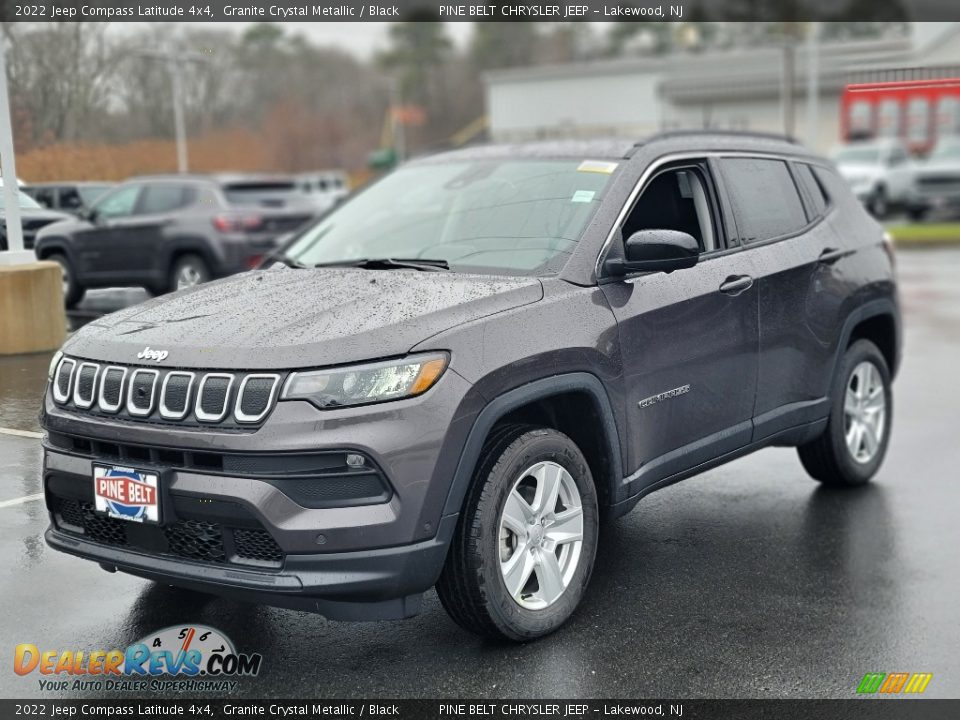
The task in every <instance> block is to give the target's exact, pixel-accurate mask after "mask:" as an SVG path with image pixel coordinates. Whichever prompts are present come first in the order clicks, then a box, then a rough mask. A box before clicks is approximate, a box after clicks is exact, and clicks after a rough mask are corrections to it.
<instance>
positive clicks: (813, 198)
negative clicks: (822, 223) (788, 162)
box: [794, 163, 830, 220]
mask: <svg viewBox="0 0 960 720" xmlns="http://www.w3.org/2000/svg"><path fill="white" fill-rule="evenodd" d="M794 168H796V171H797V179H798V180H799V181H800V186H801V187H802V188H803V192H804V195H806V198H807V202H808V203H809V204H810V211H811V215H812V217H811V220H812V219H814V218H818V217H823V216H824V215H826V214H827V206H828V205H829V204H830V201H829V199H828V198H827V194H826V193H825V192H824V191H823V187H822V186H821V185H820V181H819V180H817V177H816V175H814V174H813V168H812V167H810V166H809V165H807V164H806V163H797V164H796V165H794Z"/></svg>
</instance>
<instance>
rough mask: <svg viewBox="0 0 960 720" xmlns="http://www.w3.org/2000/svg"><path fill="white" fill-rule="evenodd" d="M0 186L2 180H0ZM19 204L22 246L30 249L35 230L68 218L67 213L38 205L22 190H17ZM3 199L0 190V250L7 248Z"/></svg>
mask: <svg viewBox="0 0 960 720" xmlns="http://www.w3.org/2000/svg"><path fill="white" fill-rule="evenodd" d="M0 188H3V181H2V180H0ZM17 198H18V200H19V203H18V204H19V206H20V225H21V227H22V228H23V247H24V249H25V250H32V249H33V246H34V242H35V239H36V236H37V232H38V231H39V230H40V229H41V228H43V227H46V226H47V225H50V224H51V223H55V222H57V221H59V220H65V219H67V218H69V217H70V216H69V215H66V214H64V213H60V212H54V211H53V210H47V209H45V208H42V207H40V205H38V204H37V202H36V201H35V200H34V199H33V198H32V197H30V196H29V195H27V194H26V193H25V192H23V191H22V190H19V191H18V192H17ZM4 202H5V199H4V196H3V194H2V192H0V250H7V249H8V248H7V213H6V209H5V205H4Z"/></svg>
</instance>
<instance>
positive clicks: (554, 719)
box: [0, 698, 960, 720]
mask: <svg viewBox="0 0 960 720" xmlns="http://www.w3.org/2000/svg"><path fill="white" fill-rule="evenodd" d="M15 717H34V718H70V717H76V718H88V717H103V718H114V717H182V718H249V717H261V718H310V719H313V720H325V719H327V718H371V719H376V718H418V719H419V718H427V719H430V718H436V719H438V720H439V719H441V718H443V719H448V718H471V719H473V718H484V719H486V718H489V719H490V720H497V719H500V718H509V719H511V720H517V719H522V720H583V719H585V718H594V719H600V718H605V719H609V718H683V720H691V719H694V720H701V719H703V720H712V719H713V718H737V719H738V720H740V719H743V720H750V719H752V718H762V719H764V720H792V719H793V718H797V719H798V720H799V719H802V720H819V719H820V718H823V720H860V719H861V718H862V719H863V720H914V719H916V720H941V719H942V720H955V719H956V718H960V699H958V700H919V699H910V700H907V699H890V700H877V699H866V698H863V699H850V700H496V701H488V700H462V699H453V700H238V701H227V700H207V699H203V700H149V699H146V700H129V699H124V700H86V701H83V700H43V701H30V700H24V701H20V700H0V718H3V719H4V720H6V719H7V718H15Z"/></svg>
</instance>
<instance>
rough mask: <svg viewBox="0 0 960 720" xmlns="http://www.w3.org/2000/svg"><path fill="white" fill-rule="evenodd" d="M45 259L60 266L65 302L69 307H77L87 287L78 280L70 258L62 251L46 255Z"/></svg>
mask: <svg viewBox="0 0 960 720" xmlns="http://www.w3.org/2000/svg"><path fill="white" fill-rule="evenodd" d="M44 260H50V261H52V262H55V263H57V264H58V265H59V266H60V272H61V273H62V275H63V304H64V305H66V306H67V307H68V308H72V307H75V306H76V304H77V303H79V302H80V301H81V300H83V296H84V295H85V294H86V292H87V289H86V288H85V287H83V285H80V284H79V283H78V282H77V277H76V275H75V274H74V272H73V265H71V264H70V260H69V259H67V256H66V255H64V254H62V253H53V254H51V255H48V256H47V257H45V258H44Z"/></svg>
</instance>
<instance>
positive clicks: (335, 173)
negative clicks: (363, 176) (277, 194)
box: [296, 170, 350, 212]
mask: <svg viewBox="0 0 960 720" xmlns="http://www.w3.org/2000/svg"><path fill="white" fill-rule="evenodd" d="M296 181H297V187H298V188H299V189H300V192H302V193H303V194H304V195H305V196H306V198H307V200H308V201H309V202H310V203H311V204H312V205H314V206H315V207H316V208H317V210H318V211H319V212H326V211H327V210H329V209H330V208H332V207H333V206H334V205H336V204H337V203H338V202H340V201H341V200H343V199H344V198H345V197H347V195H349V194H350V183H349V180H348V178H347V174H346V173H345V172H343V171H342V170H327V171H324V172H314V173H301V174H299V175H297V178H296Z"/></svg>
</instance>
